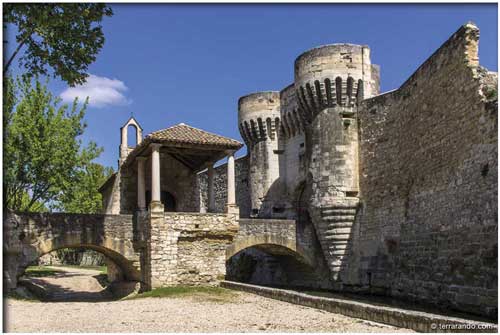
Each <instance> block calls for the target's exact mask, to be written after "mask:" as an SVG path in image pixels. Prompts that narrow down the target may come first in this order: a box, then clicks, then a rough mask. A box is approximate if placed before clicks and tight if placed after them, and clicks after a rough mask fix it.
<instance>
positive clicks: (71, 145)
mask: <svg viewBox="0 0 500 335" xmlns="http://www.w3.org/2000/svg"><path fill="white" fill-rule="evenodd" d="M8 83H9V85H10V86H9V87H8V88H7V89H6V97H5V101H6V102H8V103H6V104H5V105H4V106H5V107H6V108H5V109H4V133H5V134H6V135H5V137H4V179H3V187H4V206H5V207H7V208H9V209H13V210H20V211H37V210H41V209H43V208H41V205H43V206H46V207H47V208H48V209H57V208H58V207H60V206H61V205H60V202H61V200H62V199H64V198H65V197H68V196H69V194H70V193H71V192H72V190H73V189H74V184H75V183H77V182H79V181H81V179H82V171H86V170H87V169H89V165H91V164H93V163H91V162H92V160H93V159H95V158H97V157H98V156H99V155H100V153H101V152H102V148H99V147H97V145H96V144H95V143H93V142H90V143H89V144H88V145H87V146H86V147H84V146H83V145H82V140H81V139H80V136H81V135H82V134H83V132H84V130H85V128H86V124H85V123H84V122H83V117H84V115H85V109H86V106H87V102H85V103H84V105H83V107H79V106H78V101H77V100H76V99H75V101H74V103H73V105H72V106H71V108H69V107H68V105H60V99H59V98H57V97H54V96H53V95H52V94H51V93H50V91H48V89H47V87H46V86H45V85H43V84H41V83H40V82H39V81H37V80H35V82H34V85H32V83H31V81H30V80H29V79H27V78H23V79H18V80H17V81H16V82H14V81H13V80H8ZM16 91H18V92H17V93H16ZM7 107H9V108H10V109H7ZM5 120H7V121H5ZM90 169H94V168H90ZM95 192H97V187H96V188H95ZM27 197H28V199H27Z"/></svg>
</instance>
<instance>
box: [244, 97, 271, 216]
mask: <svg viewBox="0 0 500 335" xmlns="http://www.w3.org/2000/svg"><path fill="white" fill-rule="evenodd" d="M238 127H239V130H240V133H241V136H242V137H243V140H244V141H245V143H246V144H247V147H248V154H249V162H250V163H249V164H250V167H249V187H250V197H251V204H252V213H251V215H252V216H253V217H270V216H271V215H272V210H271V203H272V199H270V198H272V194H273V190H272V187H273V184H274V183H275V182H276V181H277V179H278V178H279V160H278V154H277V152H276V151H277V150H278V131H279V127H280V94H279V92H275V91H270V92H257V93H253V94H249V95H246V96H244V97H241V98H240V99H239V100H238ZM268 205H269V206H268Z"/></svg>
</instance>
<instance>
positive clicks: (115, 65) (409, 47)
mask: <svg viewBox="0 0 500 335" xmlns="http://www.w3.org/2000/svg"><path fill="white" fill-rule="evenodd" d="M112 7H113V9H114V13H115V14H114V16H113V17H111V18H106V19H105V21H104V23H103V26H104V34H105V37H106V42H105V45H104V48H103V49H102V51H101V53H100V54H99V55H98V57H97V61H96V62H95V63H93V64H92V65H91V66H90V69H89V72H90V73H91V74H92V75H93V76H94V77H92V78H91V80H90V82H89V84H90V85H89V86H92V87H101V89H100V90H97V91H96V90H94V91H93V94H95V95H94V103H93V104H92V105H91V106H90V107H89V108H88V111H87V115H86V121H87V123H88V128H87V131H86V134H85V135H84V140H85V141H88V140H89V139H92V140H94V141H95V142H97V143H98V144H99V145H100V146H103V147H104V150H105V151H104V153H103V154H102V156H101V157H100V158H99V159H98V162H99V163H101V164H104V165H108V166H113V167H114V168H115V169H116V165H117V159H118V146H119V141H120V131H119V129H120V127H121V125H122V124H123V123H125V121H126V120H127V119H128V118H129V117H130V115H131V113H133V114H134V116H135V117H136V118H137V120H138V121H139V123H141V125H142V127H143V129H144V132H145V134H148V133H150V132H152V131H155V130H158V129H162V128H166V127H168V126H171V125H173V124H176V123H180V122H184V123H187V124H189V125H192V126H195V127H199V128H202V129H205V130H207V131H211V132H215V133H218V134H221V135H225V136H229V137H232V138H235V139H238V140H241V137H240V135H239V133H238V128H237V101H238V98H239V97H240V96H242V95H245V94H248V93H251V92H256V91H264V90H280V89H282V88H284V87H285V86H287V85H288V84H290V83H292V81H293V62H294V60H295V58H296V57H297V56H298V55H299V54H300V53H302V52H303V51H305V50H307V49H310V48H312V47H315V46H318V45H322V44H329V43H339V42H347V43H355V44H366V45H369V46H370V48H371V57H372V63H375V64H379V65H380V66H381V90H382V91H387V90H391V89H395V88H397V87H399V85H401V84H402V83H403V82H404V81H405V80H406V78H408V77H409V76H410V75H411V74H412V73H413V72H414V71H415V70H416V69H417V68H418V66H419V65H420V64H421V63H422V62H423V61H425V59H427V58H428V57H429V56H430V55H431V54H432V53H433V52H434V51H435V50H436V49H437V48H438V47H439V46H440V45H441V44H442V43H443V42H444V41H446V39H447V38H448V37H449V36H450V35H451V34H452V33H454V32H455V31H456V30H457V29H458V28H459V27H460V25H462V24H464V23H466V22H467V21H473V22H475V23H476V24H477V25H478V26H479V29H480V30H481V36H480V50H479V56H480V63H481V65H483V66H485V67H487V68H488V69H490V70H492V71H497V58H498V56H497V48H498V45H497V40H498V37H497V21H498V18H497V7H496V4H482V5H474V4H454V5H433V4H419V5H401V4H399V5H397V4H372V5H368V4H356V5H342V4H321V5H304V4H303V5H300V4H295V5H291V4H288V5H277V4H275V5H269V4H268V5H261V4H253V5H242V4H240V5H195V4H193V5H172V4H115V5H112ZM10 48H12V46H9V48H8V52H9V49H10ZM15 72H17V71H15ZM103 87H104V88H105V89H103ZM50 88H51V90H52V91H53V92H54V94H57V95H60V94H63V97H67V96H72V94H73V93H74V91H73V92H71V91H70V92H69V93H70V94H68V91H66V92H64V91H65V90H66V89H67V87H66V85H65V84H64V83H62V82H60V81H58V80H51V83H50ZM91 102H92V97H91ZM245 150H246V149H241V150H240V152H239V153H238V154H237V155H238V156H240V155H243V154H244V153H245Z"/></svg>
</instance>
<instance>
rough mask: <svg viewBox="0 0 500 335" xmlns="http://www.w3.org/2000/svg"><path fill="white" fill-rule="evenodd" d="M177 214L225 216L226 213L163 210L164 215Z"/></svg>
mask: <svg viewBox="0 0 500 335" xmlns="http://www.w3.org/2000/svg"><path fill="white" fill-rule="evenodd" d="M177 215H189V216H200V217H203V216H220V217H226V216H228V215H227V213H199V212H165V217H171V216H177Z"/></svg>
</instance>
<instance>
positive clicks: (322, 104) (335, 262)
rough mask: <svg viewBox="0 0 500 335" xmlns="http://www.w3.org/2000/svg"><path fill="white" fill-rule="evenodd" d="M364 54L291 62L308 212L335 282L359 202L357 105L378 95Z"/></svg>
mask: <svg viewBox="0 0 500 335" xmlns="http://www.w3.org/2000/svg"><path fill="white" fill-rule="evenodd" d="M377 78H378V68H377V67H374V66H372V64H371V62H370V49H369V48H368V47H366V46H360V45H353V44H332V45H326V46H321V47H318V48H314V49H311V50H309V51H306V52H304V53H303V54H301V55H300V56H299V57H298V58H297V59H296V60H295V93H296V96H297V102H298V104H299V112H300V115H301V118H302V120H304V123H305V124H306V132H305V133H306V142H307V147H308V150H307V151H306V152H307V158H306V161H307V173H308V177H307V179H308V180H307V182H308V183H310V184H311V187H312V194H311V198H310V201H309V211H310V214H311V217H312V221H313V224H314V227H315V229H316V232H317V235H318V239H319V242H320V244H321V248H322V250H323V253H324V255H325V259H326V261H327V263H328V266H329V268H330V271H331V273H332V279H333V280H334V281H337V280H341V279H342V278H341V277H342V275H341V274H342V272H343V270H344V269H346V267H347V264H346V260H347V256H348V253H349V248H350V243H351V240H352V226H353V224H354V219H355V214H356V211H357V207H358V203H359V198H358V196H359V194H358V193H359V186H358V122H357V115H356V112H357V102H358V101H361V100H362V99H364V98H367V97H370V96H372V95H373V94H377V93H378V79H377Z"/></svg>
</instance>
